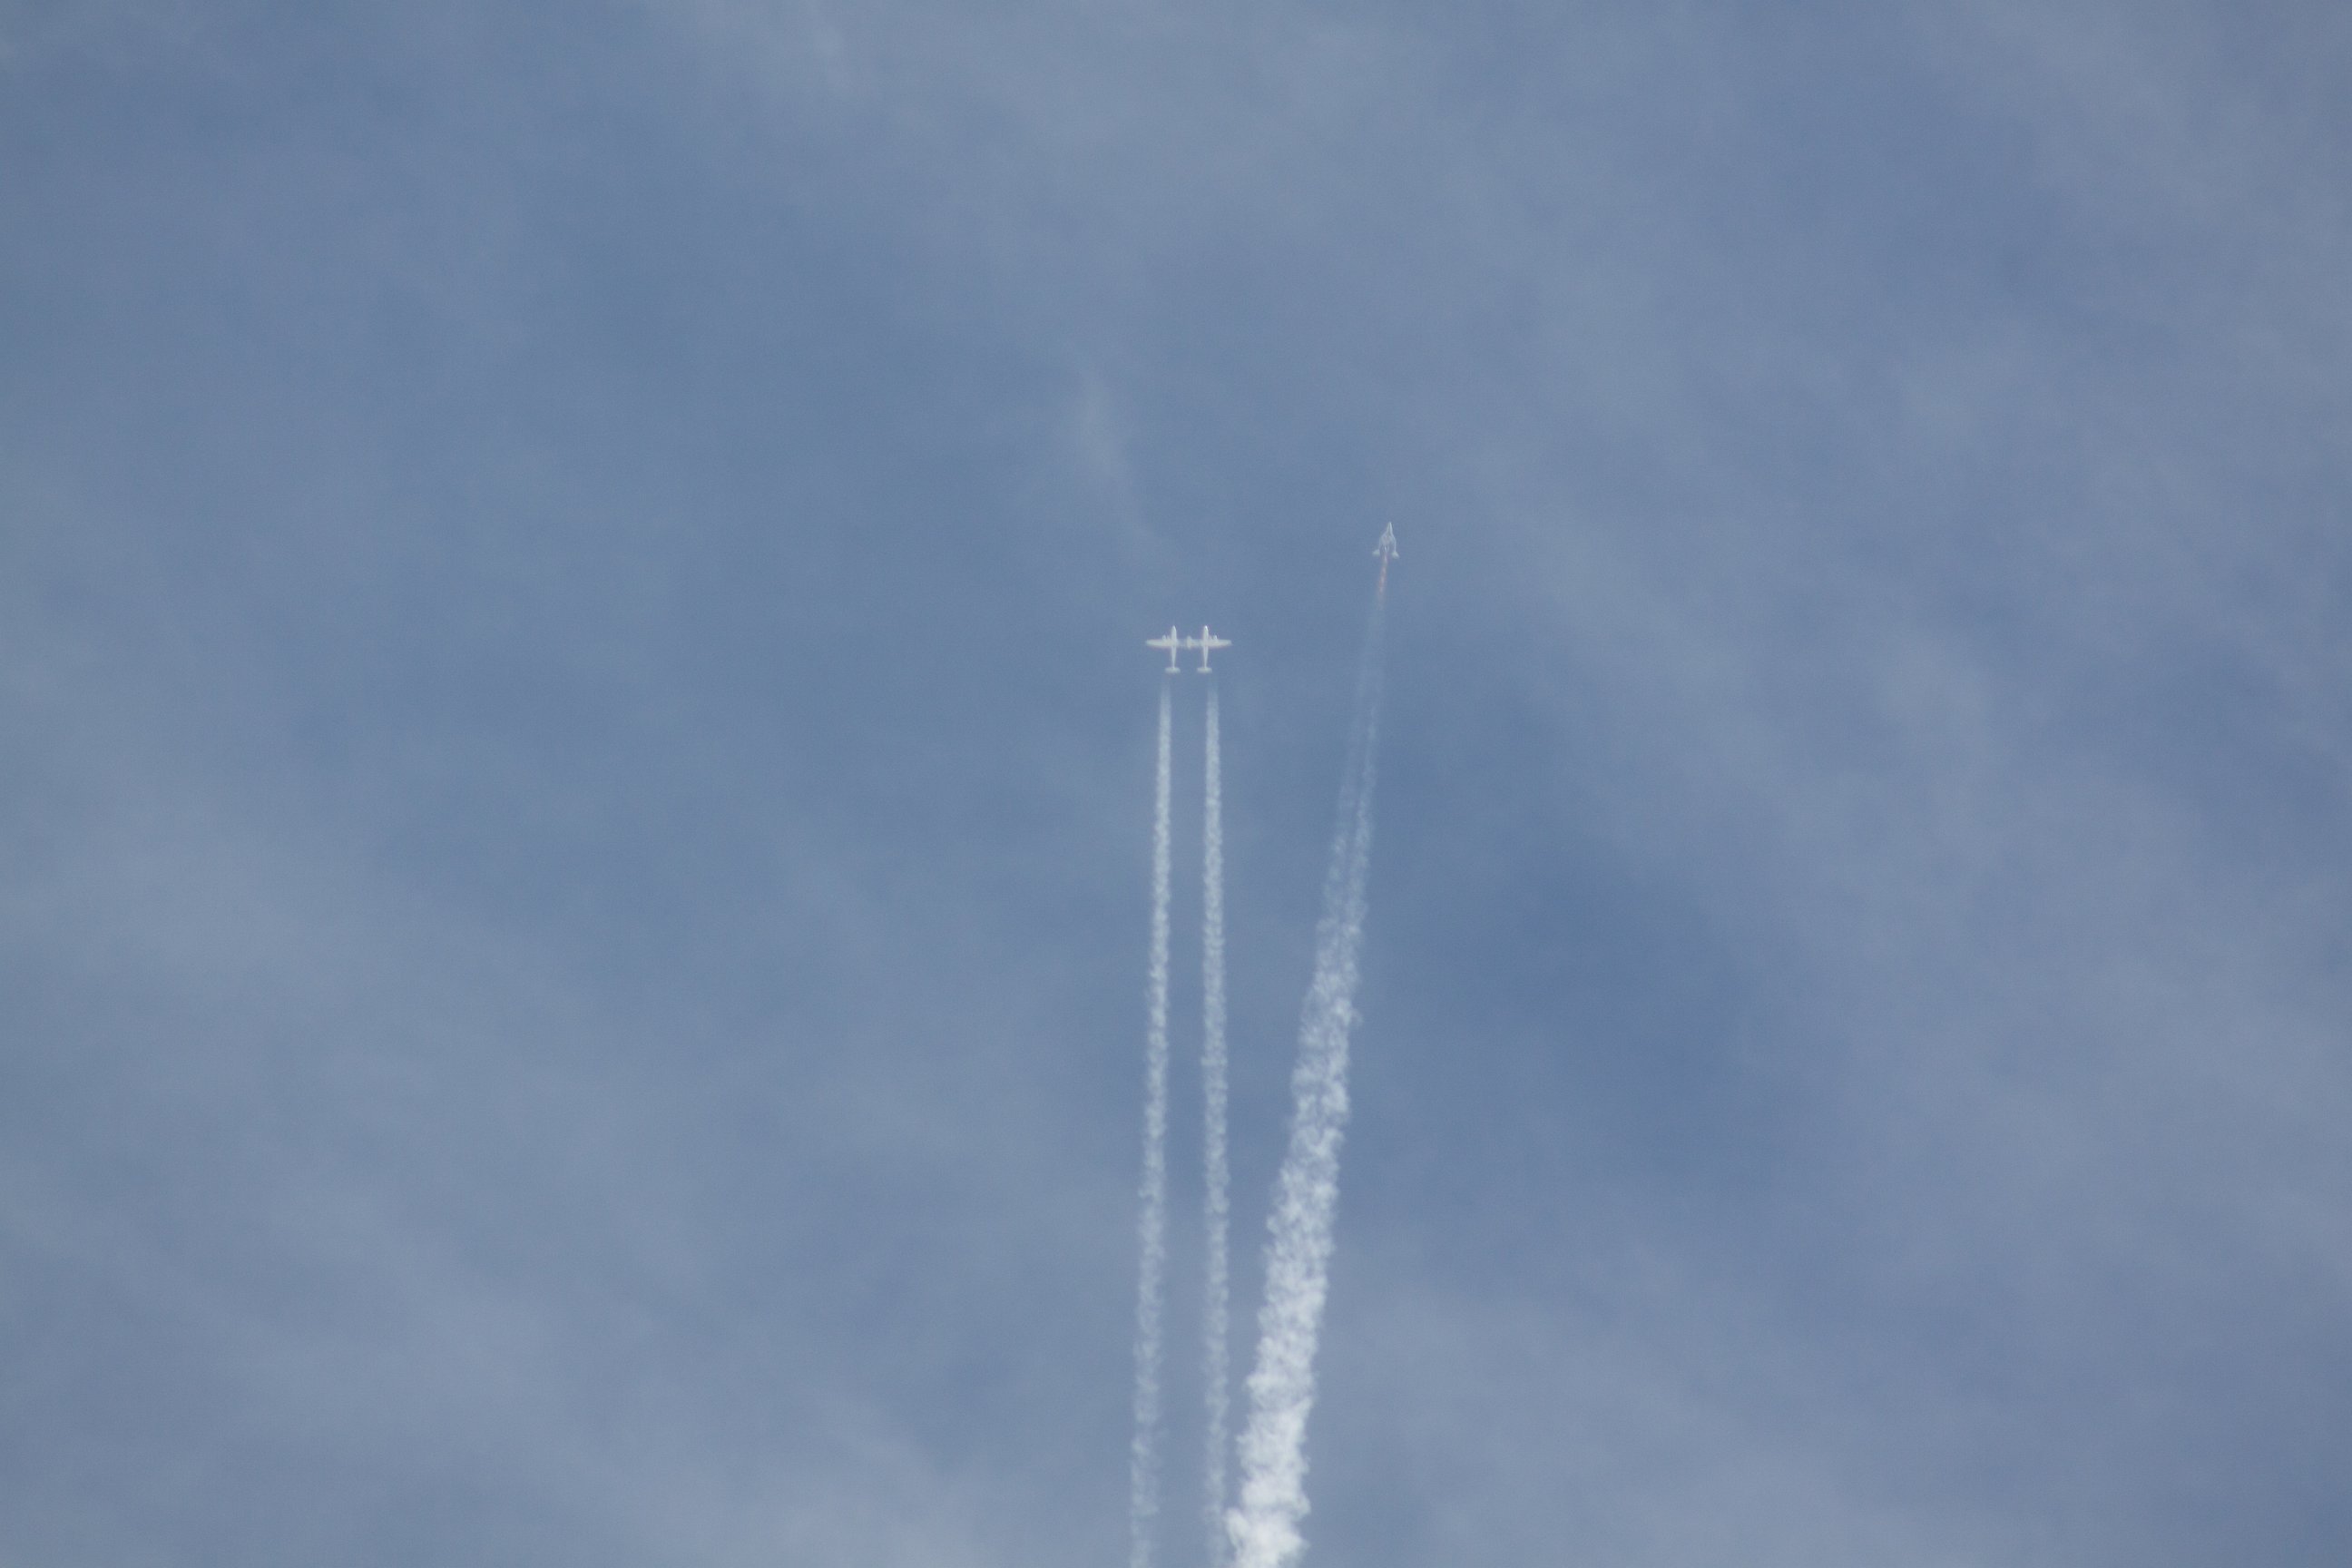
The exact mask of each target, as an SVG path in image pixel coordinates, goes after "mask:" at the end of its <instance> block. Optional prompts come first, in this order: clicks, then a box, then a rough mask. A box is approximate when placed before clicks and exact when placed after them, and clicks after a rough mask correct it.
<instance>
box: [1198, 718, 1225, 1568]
mask: <svg viewBox="0 0 2352 1568" xmlns="http://www.w3.org/2000/svg"><path fill="white" fill-rule="evenodd" d="M1208 735H1209V739H1208V751H1207V763H1206V773H1207V784H1206V785H1205V787H1204V789H1203V792H1202V796H1203V803H1204V804H1203V806H1202V826H1201V846H1202V878H1201V1021H1202V1027H1201V1102H1202V1112H1201V1128H1202V1134H1201V1143H1202V1155H1201V1165H1202V1187H1203V1196H1202V1219H1203V1222H1204V1223H1203V1225H1202V1230H1203V1232H1204V1234H1205V1237H1206V1240H1205V1251H1206V1259H1205V1263H1204V1267H1203V1274H1204V1276H1205V1280H1204V1286H1203V1290H1202V1340H1201V1380H1202V1387H1203V1389H1204V1390H1205V1392H1206V1395H1207V1401H1208V1433H1207V1437H1208V1441H1207V1456H1206V1461H1205V1463H1204V1465H1203V1468H1202V1500H1203V1503H1204V1505H1205V1507H1206V1510H1207V1516H1208V1525H1209V1531H1208V1556H1209V1568H1219V1565H1220V1564H1221V1563H1223V1561H1224V1557H1225V1551H1224V1543H1225V1525H1224V1521H1225V1452H1226V1446H1227V1443H1228V1440H1229V1439H1228V1437H1227V1432H1228V1429H1229V1427H1230V1426H1231V1419H1232V1404H1233V1390H1232V1384H1233V1373H1232V1371H1231V1368H1230V1366H1229V1365H1228V1361H1229V1357H1230V1355H1231V1350H1230V1342H1231V1339H1232V1331H1231V1329H1230V1328H1229V1326H1228V1319H1229V1317H1230V1315H1231V1314H1230V1308H1229V1300H1230V1296H1231V1286H1230V1282H1229V1281H1230V1278H1231V1265H1230V1263H1229V1261H1228V1253H1229V1251H1230V1241H1229V1237H1230V1232H1231V1226H1230V1223H1229V1211H1230V1206H1231V1205H1230V1193H1231V1186H1232V1174H1231V1172H1230V1170H1229V1168H1228V1166H1227V1162H1226V1153H1225V1096H1226V1089H1225V830H1224V785H1223V781H1222V779H1221V778H1220V777H1219V774H1220V773H1221V772H1222V771H1223V763H1222V762H1221V760H1220V755H1219V749H1218V738H1217V684H1216V680H1215V679H1214V678H1213V677H1212V678H1211V679H1210V681H1209V725H1208Z"/></svg>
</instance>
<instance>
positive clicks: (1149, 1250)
mask: <svg viewBox="0 0 2352 1568" xmlns="http://www.w3.org/2000/svg"><path fill="white" fill-rule="evenodd" d="M1168 752H1169V744H1168V683H1167V682H1166V681H1164V680H1163V681H1161V682H1160V769H1159V775H1158V781H1157V783H1156V784H1155V785H1154V788H1153V791H1152V802H1151V959H1150V968H1149V971H1148V977H1147V979H1146V981H1145V984H1144V996H1145V1007H1144V1032H1143V1183H1142V1194H1141V1209H1142V1213H1141V1215H1140V1217H1139V1220H1138V1222H1137V1229H1138V1231H1139V1242H1140V1246H1139V1252H1140V1254H1141V1261H1140V1262H1139V1264H1138V1266H1137V1279H1136V1286H1135V1440H1134V1446H1133V1447H1132V1448H1130V1450H1129V1455H1128V1563H1129V1568H1151V1547H1152V1536H1153V1530H1154V1526H1155V1524H1156V1523H1157V1521H1158V1520H1159V1517H1160V1297H1161V1295H1162V1293H1163V1290H1164V1289H1165V1285H1164V1281H1165V1278H1166V1275H1167V1272H1168V839H1169V831H1168V829H1169V822H1168V815H1169V814H1168V774H1169V766H1168Z"/></svg>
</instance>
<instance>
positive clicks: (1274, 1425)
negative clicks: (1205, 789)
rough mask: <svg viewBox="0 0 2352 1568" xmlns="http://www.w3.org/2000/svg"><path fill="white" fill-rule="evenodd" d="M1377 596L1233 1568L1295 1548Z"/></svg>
mask: <svg viewBox="0 0 2352 1568" xmlns="http://www.w3.org/2000/svg"><path fill="white" fill-rule="evenodd" d="M1384 597H1385V596H1384V595H1383V596H1382V598H1381V599H1376V600H1375V601H1374V605H1373V610H1372V619H1371V624H1370V626H1369V627H1368V628H1367V630H1366V632H1365V637H1364V653H1363V661H1362V664H1361V665H1360V668H1359V670H1358V675H1357V687H1356V706H1355V712H1354V715H1353V721H1352V722H1351V723H1350V725H1349V746H1348V765H1347V769H1346V772H1345V773H1344V774H1343V775H1342V782H1341V784H1340V790H1339V824H1338V826H1337V828H1336V829H1335V831H1334V833H1333V837H1332V844H1331V862H1330V868H1329V871H1328V874H1327V875H1326V877H1325V879H1324V884H1323V913H1322V919H1321V920H1320V921H1319V922H1318V925H1317V928H1316V942H1315V977H1314V981H1313V983H1312V984H1310V985H1309V986H1308V988H1307V1003H1306V1006H1305V1008H1304V1009H1303V1010H1302V1013H1301V1016H1300V1018H1299V1026H1298V1061H1297V1067H1296V1068H1294V1069H1293V1071H1292V1074H1291V1080H1290V1082H1291V1094H1292V1099H1293V1105H1292V1110H1291V1121H1290V1145H1289V1148H1288V1150H1287V1152H1286V1153H1285V1155H1284V1158H1283V1163H1282V1172H1281V1174H1280V1175H1279V1177H1277V1178H1276V1184H1275V1199H1274V1209H1273V1212H1272V1213H1271V1214H1270V1215H1268V1216H1267V1220H1266V1230H1267V1238H1266V1259H1265V1302H1264V1304H1263V1305H1262V1306H1261V1307H1260V1308H1259V1310H1258V1347H1257V1363H1256V1365H1255V1368H1254V1369H1253V1370H1252V1371H1251V1373H1250V1376H1249V1396H1250V1415H1249V1425H1248V1426H1247V1427H1246V1428H1245V1429H1244V1432H1243V1434H1242V1441H1241V1468H1242V1495H1241V1502H1240V1505H1239V1506H1238V1507H1236V1508H1234V1510H1232V1511H1231V1512H1230V1513H1229V1514H1228V1515H1227V1516H1226V1531H1227V1533H1228V1535H1229V1537H1230V1538H1231V1541H1232V1544H1233V1562H1234V1568H1288V1565H1289V1564H1291V1563H1296V1562H1297V1558H1298V1554H1299V1552H1300V1551H1301V1549H1302V1548H1303V1547H1304V1545H1305V1540H1304V1538H1303V1537H1302V1536H1301V1535H1300V1533H1299V1522H1300V1521H1301V1520H1303V1519H1304V1518H1305V1517H1306V1514H1307V1489H1306V1479H1307V1415H1308V1413H1309V1412H1310V1411H1311V1410H1312V1408H1313V1406H1314V1403H1315V1352H1316V1343H1317V1341H1318V1338H1319V1336H1320V1334H1321V1331H1322V1322H1323V1303H1324V1299H1325V1297H1326V1295H1327V1294H1328V1290H1329V1286H1330V1262H1331V1224H1332V1218H1333V1215H1334V1213H1335V1211H1336V1209H1337V1207H1338V1205H1339V1143H1340V1139H1341V1136H1342V1135H1343V1133H1344V1132H1345V1131H1346V1128H1347V1121H1348V1039H1349V1032H1350V1030H1351V1029H1352V1028H1353V1027H1354V1026H1355V1022H1356V1010H1355V995H1356V977H1357V958H1358V953H1359V951H1360V947H1361V945H1362V942H1363V933H1364V909H1365V896H1366V889H1367V881H1368V878H1369V874H1370V868H1371V848H1372V783H1373V761H1374V751H1375V747H1376V745H1377V742H1378V741H1379V738H1380V717H1381V636H1382V630H1383V626H1382V623H1383V619H1384V616H1385V608H1384V605H1383V599H1384Z"/></svg>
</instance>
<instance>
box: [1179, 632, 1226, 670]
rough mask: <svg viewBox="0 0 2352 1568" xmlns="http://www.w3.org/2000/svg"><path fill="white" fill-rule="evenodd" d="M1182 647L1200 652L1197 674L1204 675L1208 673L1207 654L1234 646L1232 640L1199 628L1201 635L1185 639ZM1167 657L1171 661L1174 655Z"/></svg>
mask: <svg viewBox="0 0 2352 1568" xmlns="http://www.w3.org/2000/svg"><path fill="white" fill-rule="evenodd" d="M1184 646H1185V647H1188V648H1198V649H1199V650H1200V652H1201V668H1200V669H1199V671H1198V672H1197V673H1199V674H1202V675H1206V674H1208V673H1209V654H1210V653H1211V651H1212V650H1213V649H1216V648H1221V647H1233V646H1234V644H1233V639H1232V638H1230V637H1219V636H1217V635H1216V634H1215V633H1214V632H1212V631H1211V630H1209V628H1208V627H1207V626H1202V628H1201V635H1200V636H1199V637H1186V638H1185V639H1184ZM1168 657H1169V658H1170V659H1171V660H1173V659H1174V658H1175V657H1176V656H1175V655H1174V654H1170V655H1169V656H1168Z"/></svg>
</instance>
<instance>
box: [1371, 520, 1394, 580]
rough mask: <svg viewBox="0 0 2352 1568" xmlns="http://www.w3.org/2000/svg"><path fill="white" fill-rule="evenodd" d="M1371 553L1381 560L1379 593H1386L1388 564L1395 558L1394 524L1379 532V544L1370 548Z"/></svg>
mask: <svg viewBox="0 0 2352 1568" xmlns="http://www.w3.org/2000/svg"><path fill="white" fill-rule="evenodd" d="M1372 553H1373V554H1375V555H1377V556H1379V557H1380V558H1381V592H1383V593H1386V592H1387V591H1388V585H1389V563H1390V562H1391V561H1393V560H1395V559H1396V558H1397V547H1396V524H1395V523H1393V522H1392V523H1391V524H1389V525H1388V526H1387V527H1386V528H1384V529H1382V530H1381V542H1379V543H1378V544H1375V545H1373V546H1372Z"/></svg>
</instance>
